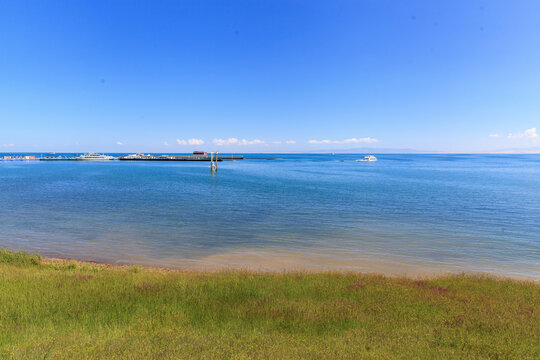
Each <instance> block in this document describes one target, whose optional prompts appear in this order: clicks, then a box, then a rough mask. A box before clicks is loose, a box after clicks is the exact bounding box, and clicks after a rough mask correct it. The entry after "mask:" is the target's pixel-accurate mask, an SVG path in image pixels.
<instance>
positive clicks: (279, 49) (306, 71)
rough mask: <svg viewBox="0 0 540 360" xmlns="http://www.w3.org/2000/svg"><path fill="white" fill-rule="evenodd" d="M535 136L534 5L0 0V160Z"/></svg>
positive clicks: (538, 122) (538, 102) (510, 143)
mask: <svg viewBox="0 0 540 360" xmlns="http://www.w3.org/2000/svg"><path fill="white" fill-rule="evenodd" d="M536 128H538V132H537V131H536ZM539 133H540V2H539V1H512V2H510V1H470V0H467V1H446V2H445V3H444V4H443V2H441V1H397V0H395V1H384V0H373V1H362V0H355V1H339V0H332V1H315V0H304V1H302V0H283V1H279V0H268V1H262V0H245V1H227V0H218V1H204V0H196V1H134V0H129V1H128V0H126V1H120V0H116V1H99V0H92V1H76V0H73V1H67V0H64V1H54V0H51V1H20V0H16V1H9V0H4V1H1V2H0V152H2V151H6V152H7V151H38V152H39V151H57V152H60V151H76V152H79V151H107V152H113V151H114V152H131V151H144V152H147V151H154V152H188V151H192V150H197V149H206V150H216V149H217V150H220V151H234V152H259V151H264V152H279V151H283V152H289V151H316V150H321V151H324V150H343V151H345V150H347V149H355V148H356V149H358V148H373V149H377V148H385V149H417V150H431V151H447V152H477V151H498V150H508V149H518V150H520V149H527V150H531V149H532V150H535V149H538V150H540V139H539Z"/></svg>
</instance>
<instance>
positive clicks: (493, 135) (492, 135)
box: [489, 134, 499, 137]
mask: <svg viewBox="0 0 540 360" xmlns="http://www.w3.org/2000/svg"><path fill="white" fill-rule="evenodd" d="M489 137H499V134H489Z"/></svg>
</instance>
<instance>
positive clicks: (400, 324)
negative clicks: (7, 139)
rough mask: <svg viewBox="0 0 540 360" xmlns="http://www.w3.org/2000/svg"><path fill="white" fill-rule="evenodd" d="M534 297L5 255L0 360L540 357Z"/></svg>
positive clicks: (496, 285) (538, 308) (514, 284)
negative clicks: (114, 265)
mask: <svg viewBox="0 0 540 360" xmlns="http://www.w3.org/2000/svg"><path fill="white" fill-rule="evenodd" d="M539 324H540V287H539V286H538V284H534V283H531V282H521V281H515V280H508V279H496V278H493V277H480V276H470V275H459V276H447V277H440V278H437V279H433V280H425V281H415V280H411V279H405V278H387V277H382V276H374V275H362V274H339V273H318V274H307V273H306V274H304V273H283V274H257V273H250V272H219V273H200V272H199V273H195V272H193V273H190V272H180V271H166V270H155V269H141V268H137V267H111V266H101V265H92V264H86V263H75V262H52V261H49V260H47V259H43V260H42V259H41V258H40V257H39V256H36V255H31V254H26V253H15V252H10V251H6V250H1V251H0V358H2V359H46V358H50V359H85V358H102V359H152V358H156V359H157V358H159V359H162V358H165V359H167V358H173V359H176V358H202V359H223V358H231V359H248V358H260V359H288V358H302V359H321V358H328V359H342V358H344V359H364V358H365V359H389V358H403V359H410V358H422V359H432V358H444V359H446V358H452V359H456V358H465V359H468V358H471V359H472V358H484V359H485V358H490V359H538V358H540V341H539V339H540V325H539Z"/></svg>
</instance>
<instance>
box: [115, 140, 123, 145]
mask: <svg viewBox="0 0 540 360" xmlns="http://www.w3.org/2000/svg"><path fill="white" fill-rule="evenodd" d="M116 145H124V143H123V142H121V141H117V142H116Z"/></svg>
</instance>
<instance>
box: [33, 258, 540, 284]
mask: <svg viewBox="0 0 540 360" xmlns="http://www.w3.org/2000/svg"><path fill="white" fill-rule="evenodd" d="M30 253H32V252H30ZM276 253H279V254H280V259H279V260H276V259H270V260H269V259H268V258H266V256H267V255H268V254H267V253H264V252H260V251H253V250H246V251H242V252H230V253H221V254H214V255H209V256H205V257H203V258H201V259H198V260H192V261H191V263H190V264H188V263H184V264H178V263H176V264H174V265H173V264H166V263H167V261H165V264H163V263H156V262H152V261H149V259H144V260H146V261H143V258H139V259H138V260H139V261H136V259H133V261H126V260H119V261H116V262H110V261H100V260H95V259H92V260H90V259H88V258H86V259H85V258H83V257H69V256H66V257H62V256H41V255H40V256H41V258H42V261H43V263H44V264H59V263H70V262H71V263H76V264H79V265H88V266H91V267H98V268H118V269H129V268H133V267H137V268H142V269H146V270H156V271H167V272H179V273H220V272H247V273H254V274H287V273H289V274H291V273H293V274H294V273H312V274H318V273H336V274H363V275H379V276H384V277H389V278H407V279H412V280H418V279H436V278H441V277H445V276H454V275H468V276H480V277H482V276H487V277H492V278H497V279H510V280H517V281H525V282H532V283H536V284H539V283H540V277H535V276H525V275H514V274H503V273H496V272H488V271H473V270H466V269H459V268H452V267H448V266H447V267H443V266H441V267H439V268H429V267H428V266H424V267H421V265H420V264H416V265H412V264H398V263H391V262H389V261H383V260H367V259H361V260H357V261H355V262H354V265H355V266H351V264H350V263H347V262H341V266H336V265H337V264H336V263H335V262H334V263H330V264H325V263H323V264H321V263H319V264H316V263H314V262H312V260H313V259H314V258H315V257H314V256H309V255H304V256H299V255H298V254H294V253H291V252H286V251H280V250H274V254H276ZM154 260H155V259H154ZM347 265H348V266H347Z"/></svg>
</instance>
